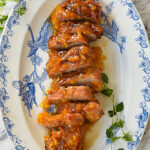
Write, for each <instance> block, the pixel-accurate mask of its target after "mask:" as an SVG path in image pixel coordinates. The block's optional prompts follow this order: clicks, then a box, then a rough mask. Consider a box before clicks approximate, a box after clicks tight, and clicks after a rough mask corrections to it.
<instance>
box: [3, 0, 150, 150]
mask: <svg viewBox="0 0 150 150" xmlns="http://www.w3.org/2000/svg"><path fill="white" fill-rule="evenodd" d="M133 2H134V4H135V6H136V8H137V9H138V11H139V13H140V15H141V17H142V20H143V22H144V25H145V28H146V30H147V33H148V36H149V40H150V0H133ZM13 5H14V3H13V4H12V3H8V4H7V6H6V7H5V10H4V11H3V15H7V14H8V13H9V10H10V8H11V7H12V6H13ZM0 116H1V113H0ZM13 149H14V148H13V145H12V143H11V142H10V140H9V139H8V137H7V135H6V133H5V131H4V126H3V122H2V120H1V117H0V150H13ZM139 150H150V120H149V124H148V126H147V129H146V132H145V135H144V137H143V139H142V142H141V144H140V147H139Z"/></svg>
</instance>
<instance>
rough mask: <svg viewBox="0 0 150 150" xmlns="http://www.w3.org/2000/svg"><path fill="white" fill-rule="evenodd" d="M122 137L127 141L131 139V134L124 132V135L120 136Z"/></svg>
mask: <svg viewBox="0 0 150 150" xmlns="http://www.w3.org/2000/svg"><path fill="white" fill-rule="evenodd" d="M122 139H124V140H125V141H127V142H131V141H133V139H132V135H131V134H130V133H125V134H124V136H123V137H122Z"/></svg>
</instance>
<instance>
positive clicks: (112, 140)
mask: <svg viewBox="0 0 150 150" xmlns="http://www.w3.org/2000/svg"><path fill="white" fill-rule="evenodd" d="M119 139H121V137H113V138H111V142H112V143H113V142H115V141H117V140H119Z"/></svg>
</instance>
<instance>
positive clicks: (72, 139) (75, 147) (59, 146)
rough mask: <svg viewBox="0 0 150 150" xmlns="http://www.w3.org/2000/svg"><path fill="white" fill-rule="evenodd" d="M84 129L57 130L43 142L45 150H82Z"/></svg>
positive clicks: (51, 132)
mask: <svg viewBox="0 0 150 150" xmlns="http://www.w3.org/2000/svg"><path fill="white" fill-rule="evenodd" d="M84 136H85V127H71V128H69V127H68V128H61V127H60V128H58V129H55V130H53V131H50V134H49V136H48V137H46V140H45V147H46V150H82V148H83V142H84V141H83V140H84Z"/></svg>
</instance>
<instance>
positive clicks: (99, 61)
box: [92, 46, 106, 71]
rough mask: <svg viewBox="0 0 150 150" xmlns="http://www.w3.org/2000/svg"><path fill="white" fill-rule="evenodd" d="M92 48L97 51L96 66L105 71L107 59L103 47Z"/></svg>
mask: <svg viewBox="0 0 150 150" xmlns="http://www.w3.org/2000/svg"><path fill="white" fill-rule="evenodd" d="M92 50H93V51H94V53H95V57H96V60H95V63H96V66H97V67H98V68H99V69H100V70H101V71H103V70H104V60H106V56H104V55H103V52H102V49H101V48H100V47H99V46H93V47H92Z"/></svg>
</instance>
